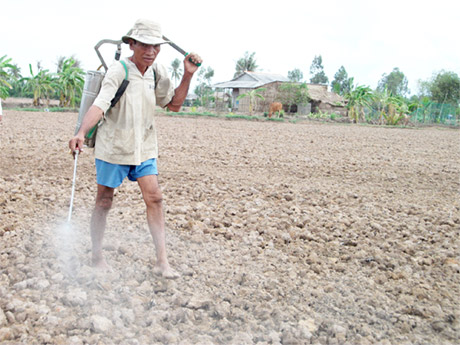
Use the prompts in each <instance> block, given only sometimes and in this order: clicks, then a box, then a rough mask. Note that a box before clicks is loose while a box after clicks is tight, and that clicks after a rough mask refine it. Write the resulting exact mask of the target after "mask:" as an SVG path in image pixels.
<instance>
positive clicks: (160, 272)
mask: <svg viewBox="0 0 460 345" xmlns="http://www.w3.org/2000/svg"><path fill="white" fill-rule="evenodd" d="M153 274H155V275H157V276H162V277H163V278H165V279H177V278H179V277H180V274H179V273H178V272H177V271H176V270H175V269H173V268H171V267H170V266H169V265H155V267H154V268H153Z"/></svg>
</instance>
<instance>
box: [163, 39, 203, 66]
mask: <svg viewBox="0 0 460 345" xmlns="http://www.w3.org/2000/svg"><path fill="white" fill-rule="evenodd" d="M163 39H164V40H165V41H167V42H168V44H169V45H170V46H171V47H173V48H174V49H176V50H177V51H178V52H179V53H181V54H182V55H184V56H187V55H188V54H189V53H187V52H186V51H185V50H184V49H182V48H181V47H179V46H178V45H177V44H175V43H174V42H173V41H171V40H170V39H169V38H167V37H166V36H163ZM188 61H190V62H192V63H194V62H193V61H192V59H188ZM195 65H197V66H198V67H199V66H201V63H197V64H195Z"/></svg>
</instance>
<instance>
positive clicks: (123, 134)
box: [93, 59, 174, 165]
mask: <svg viewBox="0 0 460 345" xmlns="http://www.w3.org/2000/svg"><path fill="white" fill-rule="evenodd" d="M124 61H125V63H126V67H127V68H128V79H129V85H128V87H127V88H126V91H125V93H124V94H123V96H122V97H121V98H120V100H119V101H118V103H117V104H116V105H115V106H114V107H113V108H110V101H111V100H112V99H113V97H114V95H115V93H116V91H117V90H118V88H119V86H120V85H121V82H122V81H123V79H124V78H125V69H124V67H123V65H122V64H121V62H119V61H116V62H114V63H113V65H112V66H110V68H109V69H108V71H107V74H106V75H105V77H104V80H103V81H102V86H101V91H100V92H99V94H98V96H97V97H96V99H95V101H94V103H93V105H96V106H98V107H99V108H101V109H102V111H103V112H104V118H103V121H102V124H101V125H100V126H99V128H98V130H97V136H96V145H95V149H94V154H95V157H96V158H97V159H100V160H103V161H106V162H109V163H112V164H123V165H139V164H141V163H142V162H144V161H146V160H148V159H150V158H157V157H158V143H157V133H156V127H155V119H154V116H155V105H159V106H161V107H165V106H166V105H167V104H168V103H169V102H170V101H171V99H172V98H173V96H174V88H173V84H172V82H171V80H170V79H169V77H168V73H167V71H166V68H164V67H163V66H161V65H157V64H154V66H151V67H149V68H148V69H147V71H146V72H145V73H144V75H142V74H141V73H140V72H139V70H138V69H137V67H136V65H135V64H134V63H133V62H131V61H130V60H129V59H125V60H124ZM152 67H154V68H155V70H156V78H157V87H156V88H155V80H154V76H153V75H154V74H153V69H152Z"/></svg>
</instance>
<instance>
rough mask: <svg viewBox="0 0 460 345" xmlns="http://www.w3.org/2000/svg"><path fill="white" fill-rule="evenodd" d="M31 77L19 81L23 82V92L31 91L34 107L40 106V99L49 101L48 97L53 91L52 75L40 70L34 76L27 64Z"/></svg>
mask: <svg viewBox="0 0 460 345" xmlns="http://www.w3.org/2000/svg"><path fill="white" fill-rule="evenodd" d="M29 69H30V75H31V77H25V78H22V79H21V81H25V82H26V84H25V87H24V90H25V91H31V92H33V94H34V103H33V104H34V105H35V106H38V105H40V99H41V98H43V97H45V98H46V99H47V100H49V95H50V93H51V92H53V91H54V88H53V79H52V75H51V74H50V73H49V71H48V70H47V69H45V70H44V69H40V66H39V72H38V73H37V74H36V75H34V73H33V71H32V65H31V64H29Z"/></svg>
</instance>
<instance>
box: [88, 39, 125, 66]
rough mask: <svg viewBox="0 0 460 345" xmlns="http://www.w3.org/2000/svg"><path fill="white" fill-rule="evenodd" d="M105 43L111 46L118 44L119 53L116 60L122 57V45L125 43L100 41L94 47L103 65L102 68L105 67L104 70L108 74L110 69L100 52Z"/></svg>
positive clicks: (117, 52) (116, 54)
mask: <svg viewBox="0 0 460 345" xmlns="http://www.w3.org/2000/svg"><path fill="white" fill-rule="evenodd" d="M104 43H111V44H116V45H117V51H116V53H115V60H117V61H118V60H120V56H121V44H122V43H123V42H122V41H121V40H118V41H117V40H101V41H99V42H98V43H97V44H96V45H95V46H94V49H95V50H96V54H97V56H98V57H99V60H101V63H102V66H104V69H105V71H106V72H107V70H108V67H107V65H106V63H105V61H104V58H103V57H102V55H101V53H100V52H99V48H100V47H101V45H103V44H104Z"/></svg>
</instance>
